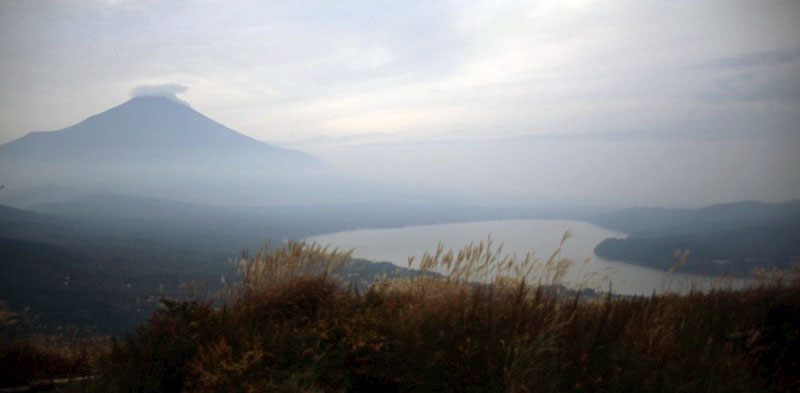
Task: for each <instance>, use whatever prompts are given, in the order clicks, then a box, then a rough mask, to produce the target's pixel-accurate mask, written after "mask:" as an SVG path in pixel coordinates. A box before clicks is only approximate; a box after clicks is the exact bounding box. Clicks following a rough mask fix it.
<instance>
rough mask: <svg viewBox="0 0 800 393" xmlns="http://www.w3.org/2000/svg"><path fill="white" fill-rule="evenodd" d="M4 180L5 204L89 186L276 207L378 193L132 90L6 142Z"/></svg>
mask: <svg viewBox="0 0 800 393" xmlns="http://www.w3.org/2000/svg"><path fill="white" fill-rule="evenodd" d="M0 178H2V179H3V183H4V186H5V190H4V191H5V192H4V195H3V196H2V197H3V200H2V201H0V203H3V204H6V205H13V206H30V205H33V204H36V203H46V202H56V201H60V200H64V199H65V197H69V196H77V195H85V194H89V193H116V194H126V195H142V196H149V197H157V198H168V199H176V200H183V201H192V202H203V203H230V204H252V205H256V204H261V205H269V204H280V203H290V202H291V203H321V202H338V201H342V200H351V199H357V197H358V196H359V195H361V194H363V193H366V192H368V191H366V189H367V188H368V187H366V186H364V185H363V184H349V180H347V179H346V178H345V177H344V176H342V175H341V174H339V173H337V172H336V171H335V170H333V169H332V168H330V167H329V166H327V165H326V164H325V163H323V162H322V161H320V160H319V159H317V158H315V157H314V156H311V155H309V154H306V153H303V152H300V151H297V150H291V149H284V148H279V147H276V146H272V145H269V144H267V143H264V142H261V141H258V140H256V139H253V138H251V137H248V136H245V135H243V134H240V133H238V132H236V131H234V130H232V129H230V128H228V127H226V126H224V125H222V124H220V123H218V122H216V121H214V120H212V119H210V118H208V117H206V116H204V115H202V114H200V113H199V112H197V111H195V110H194V109H192V108H191V107H189V106H188V105H187V104H185V103H182V102H179V101H176V100H173V99H169V98H164V97H136V98H132V99H130V100H129V101H127V102H125V103H124V104H122V105H119V106H116V107H114V108H111V109H109V110H107V111H105V112H102V113H99V114H97V115H94V116H91V117H89V118H88V119H86V120H84V121H82V122H80V123H78V124H76V125H73V126H70V127H67V128H64V129H61V130H57V131H49V132H32V133H30V134H28V135H26V136H24V137H22V138H19V139H17V140H14V141H11V142H9V143H6V144H4V145H2V146H0ZM357 187H361V188H362V189H361V190H359V191H358V192H356V191H354V189H355V188H357ZM320 190H325V192H320Z"/></svg>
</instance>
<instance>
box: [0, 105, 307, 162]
mask: <svg viewBox="0 0 800 393" xmlns="http://www.w3.org/2000/svg"><path fill="white" fill-rule="evenodd" d="M176 154H178V155H179V156H178V157H183V155H187V156H189V157H194V158H195V159H197V160H203V159H208V158H209V155H211V156H225V155H229V156H234V155H245V156H251V158H259V159H276V158H279V159H282V160H286V161H287V162H292V163H294V164H296V165H315V164H320V162H319V161H318V160H317V159H316V158H314V157H313V156H311V155H309V154H306V153H302V152H299V151H296V150H289V149H281V148H278V147H275V146H272V145H269V144H267V143H264V142H261V141H258V140H256V139H253V138H251V137H248V136H246V135H243V134H240V133H238V132H236V131H234V130H232V129H230V128H228V127H225V126H224V125H222V124H219V123H217V122H216V121H214V120H212V119H209V118H208V117H206V116H204V115H202V114H200V113H199V112H197V111H195V110H194V109H192V108H191V107H189V106H188V105H186V104H183V103H180V102H177V101H173V100H171V99H168V98H163V97H136V98H132V99H131V100H129V101H127V102H125V103H124V104H122V105H119V106H116V107H114V108H111V109H109V110H107V111H105V112H102V113H100V114H97V115H94V116H91V117H89V118H87V119H86V120H84V121H82V122H80V123H78V124H76V125H73V126H70V127H67V128H64V129H61V130H57V131H49V132H32V133H29V134H27V135H25V136H24V137H22V138H19V139H17V140H14V141H11V142H9V143H7V144H5V145H2V146H0V157H3V158H18V159H27V160H44V161H48V160H64V159H70V160H74V159H81V160H98V159H120V158H129V159H131V158H144V157H150V158H153V157H160V158H163V159H167V158H172V159H174V158H176V156H175V155H176Z"/></svg>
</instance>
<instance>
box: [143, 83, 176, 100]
mask: <svg viewBox="0 0 800 393" xmlns="http://www.w3.org/2000/svg"><path fill="white" fill-rule="evenodd" d="M186 90H189V87H188V86H184V85H181V84H179V83H162V84H160V85H139V86H136V87H134V88H133V90H131V97H164V98H169V99H171V100H175V101H181V100H180V99H179V98H178V96H177V95H178V94H180V93H183V92H185V91H186Z"/></svg>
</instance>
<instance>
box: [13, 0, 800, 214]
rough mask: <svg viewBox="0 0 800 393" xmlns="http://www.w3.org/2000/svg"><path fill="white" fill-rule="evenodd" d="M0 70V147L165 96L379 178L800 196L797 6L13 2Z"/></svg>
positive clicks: (697, 196) (624, 192)
mask: <svg viewBox="0 0 800 393" xmlns="http://www.w3.org/2000/svg"><path fill="white" fill-rule="evenodd" d="M234 4H235V6H232V5H234ZM0 58H2V59H3V60H2V63H0V66H1V67H2V68H1V69H0V91H1V93H0V143H4V142H7V141H10V140H12V139H15V138H18V137H20V136H22V135H24V134H25V133H27V132H30V131H35V130H51V129H58V128H63V127H66V126H69V125H72V124H74V123H77V122H78V121H81V120H82V119H84V118H85V117H87V116H90V115H92V114H94V113H97V112H100V111H102V110H105V109H108V108H109V107H111V106H114V105H117V104H120V103H122V102H124V101H125V100H127V99H128V98H129V97H130V96H131V94H132V92H133V91H134V90H136V91H137V92H138V93H148V92H150V93H152V92H154V91H157V90H159V88H156V87H153V86H159V85H163V84H168V85H167V86H166V87H164V88H162V90H163V89H166V90H168V91H171V92H175V93H179V94H178V96H179V97H180V98H181V99H183V100H185V101H186V102H188V103H189V104H190V105H191V106H192V107H194V108H195V109H197V110H199V111H200V112H202V113H204V114H206V115H208V116H210V117H212V118H214V119H215V120H218V121H220V122H222V123H223V124H225V125H227V126H229V127H231V128H233V129H236V130H239V131H241V132H243V133H246V134H248V135H250V136H253V137H255V138H257V139H260V140H264V141H266V142H269V143H275V144H278V145H283V146H289V147H294V148H298V149H301V150H306V151H310V152H312V153H315V154H318V155H320V156H322V157H323V158H325V159H327V160H329V161H330V162H331V163H333V164H334V165H337V166H339V167H341V168H343V169H346V170H351V171H354V172H359V170H360V173H361V174H363V175H366V176H372V177H374V178H376V179H380V178H383V179H385V178H391V181H405V182H417V183H419V184H423V185H426V186H431V187H434V188H435V187H436V186H437V185H444V186H446V187H450V188H452V189H453V190H455V191H463V190H466V189H471V188H475V179H476V176H477V179H480V180H481V181H483V184H486V182H496V184H495V185H493V186H491V187H485V189H483V191H484V192H483V194H485V195H486V196H487V197H493V196H496V195H501V194H502V195H511V196H513V197H514V198H517V200H521V199H526V198H534V199H535V198H544V199H548V198H549V199H552V200H575V201H581V202H584V203H590V202H594V203H598V204H604V203H605V204H609V203H610V204H614V203H617V204H668V205H669V204H672V205H697V204H703V203H711V202H715V201H720V202H722V201H728V200H736V199H764V200H783V199H789V198H794V197H800V175H798V174H797V172H800V158H798V156H800V154H798V153H799V151H800V143H798V140H800V138H798V134H800V2H798V1H763V0H751V1H736V0H730V1H696V0H695V1H663V0H659V1H646V0H633V1H531V2H520V1H477V2H467V1H448V2H434V1H422V2H416V3H414V2H411V1H391V2H378V1H363V2H355V1H326V2H319V3H313V2H296V1H285V2H266V1H253V2H228V1H224V2H223V1H211V0H208V1H197V2H180V1H168V2H165V1H153V2H147V1H144V2H140V1H124V0H120V1H99V0H98V1H90V0H85V1H59V2H50V1H48V2H40V1H21V0H20V1H2V2H0ZM142 86H150V87H142ZM709 152H710V153H709ZM534 156H535V158H531V157H534ZM444 158H447V160H445V159H444ZM505 158H508V160H505ZM562 160H563V162H564V163H563V164H555V163H554V161H562ZM497 161H503V162H502V163H501V164H500V165H495V163H496V162H497ZM368 162H382V163H383V164H384V165H382V166H380V165H373V166H370V167H368V168H365V163H368ZM539 169H541V170H539ZM453 170H456V171H458V172H462V173H463V172H471V173H472V175H470V176H462V177H457V176H452V173H451V172H448V171H453ZM620 171H622V172H623V173H622V174H620ZM743 171H744V172H743ZM654 179H660V180H658V181H656V180H654ZM676 188H677V189H676ZM684 188H685V189H684ZM492 189H494V190H492ZM499 189H504V190H506V191H499ZM587 190H589V191H591V192H592V193H593V194H594V195H596V196H597V197H596V198H594V199H592V198H587V197H586V193H587ZM665 193H666V196H665ZM671 193H672V194H671ZM673 194H677V195H673Z"/></svg>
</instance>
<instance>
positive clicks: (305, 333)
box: [92, 243, 800, 392]
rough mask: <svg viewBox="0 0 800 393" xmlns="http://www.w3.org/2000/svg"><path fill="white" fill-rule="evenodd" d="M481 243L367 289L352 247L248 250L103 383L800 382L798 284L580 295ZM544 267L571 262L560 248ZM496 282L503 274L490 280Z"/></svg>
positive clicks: (711, 385) (138, 339) (180, 304)
mask: <svg viewBox="0 0 800 393" xmlns="http://www.w3.org/2000/svg"><path fill="white" fill-rule="evenodd" d="M471 247H472V248H467V249H465V250H462V252H461V253H445V252H443V250H439V251H438V252H437V253H436V254H434V255H429V256H428V257H427V259H425V258H423V259H424V260H423V261H422V263H423V264H424V266H423V267H424V268H425V269H431V270H438V271H443V272H445V273H453V272H462V273H460V274H454V275H451V276H450V277H449V278H448V276H442V277H436V276H426V275H422V276H418V277H415V278H410V279H402V280H400V279H394V280H393V279H382V280H378V281H377V282H375V283H374V284H373V285H372V286H371V287H370V288H369V290H368V291H366V293H363V294H361V293H358V291H355V290H349V289H347V286H346V285H342V284H341V283H340V282H338V281H337V279H336V277H335V276H332V275H330V272H331V271H333V269H334V268H335V267H336V266H338V265H339V264H341V263H344V262H345V261H346V260H347V258H348V256H349V254H347V253H341V252H338V251H328V250H325V249H323V248H321V247H319V246H316V245H308V244H304V243H288V244H286V245H284V246H282V247H280V248H277V249H276V250H273V251H271V252H267V251H265V250H262V251H261V252H259V253H257V254H256V255H254V256H253V257H245V258H243V259H242V261H241V262H240V272H241V274H242V277H241V278H242V281H241V283H239V284H237V285H235V286H233V287H232V288H229V289H228V290H227V291H226V294H225V296H224V299H223V301H222V302H221V303H214V302H212V301H211V300H198V299H193V300H186V301H172V300H165V301H164V302H163V304H164V307H163V308H162V309H161V310H159V311H157V312H155V313H154V314H153V315H152V316H151V317H150V320H149V321H148V323H147V324H145V325H143V326H141V327H140V328H139V329H138V330H137V331H136V332H135V333H133V334H132V335H130V336H129V337H127V338H125V339H123V340H118V341H116V342H114V343H113V345H112V350H111V354H110V355H109V356H108V357H107V359H106V361H105V362H104V366H103V367H100V368H98V369H96V371H97V372H98V373H99V378H98V379H96V380H95V381H93V386H92V388H93V389H94V390H95V391H104V392H105V391H108V392H115V391H119V392H122V391H126V392H127V391H146V392H181V391H185V392H222V391H238V392H261V391H285V392H297V391H301V392H302V391H305V392H347V391H380V392H401V391H402V392H406V391H453V392H487V391H495V392H572V391H576V392H598V391H608V392H617V391H636V392H719V391H739V392H753V391H779V392H781V391H783V392H789V391H800V383H798V377H797V376H798V375H800V281H799V280H797V279H796V278H790V279H788V280H783V281H781V282H777V281H769V283H765V284H764V285H761V286H757V287H751V288H749V289H744V290H739V291H733V290H728V291H712V292H709V293H702V292H692V293H690V294H688V295H677V294H662V295H654V296H650V297H615V296H611V295H608V296H605V297H599V298H581V297H580V296H579V295H577V294H576V295H574V296H568V297H565V296H564V295H563V294H559V293H557V292H554V291H550V290H548V288H550V285H552V284H557V281H558V277H559V276H558V272H557V270H556V272H555V273H553V274H552V275H551V276H550V281H549V282H546V283H544V284H546V285H541V286H539V285H537V286H532V285H529V284H528V283H527V282H526V279H522V278H519V277H517V276H514V274H513V272H514V271H515V269H517V270H519V269H522V268H523V267H525V268H526V269H527V268H528V266H530V264H532V263H537V262H536V261H533V260H528V258H525V259H523V260H522V261H517V260H516V259H515V258H505V257H497V255H498V252H497V251H499V250H498V249H492V247H491V246H490V245H488V244H483V245H481V244H479V245H473V246H471ZM526 260H528V262H525V261H526ZM484 263H485V264H487V265H486V267H485V268H482V267H481V266H482V264H484ZM525 263H527V264H528V265H524V264H525ZM542 263H544V264H545V265H547V264H549V265H550V267H551V268H555V269H559V268H561V267H562V266H563V264H565V263H566V261H565V260H562V259H561V258H560V257H559V256H558V253H556V254H554V255H553V256H552V257H551V258H550V259H549V260H548V261H544V262H542ZM469 264H471V267H468V265H469ZM489 264H498V265H497V267H490V266H489ZM487 269H490V270H491V269H493V273H492V274H494V275H486V273H485V272H486V271H487ZM474 272H478V274H477V276H476V275H475V274H474ZM507 273H511V274H507ZM481 276H482V277H484V278H487V279H488V278H490V277H494V278H493V279H492V280H490V281H488V282H484V283H475V281H474V280H473V279H474V278H476V277H481Z"/></svg>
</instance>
